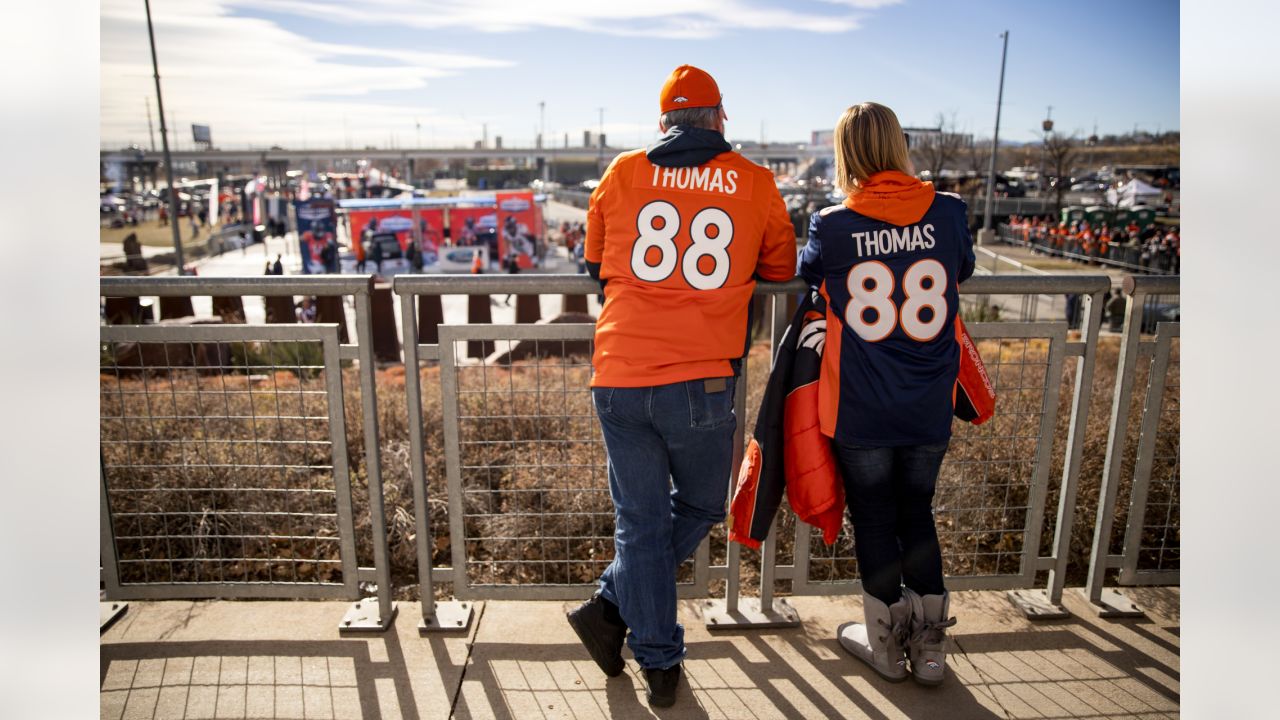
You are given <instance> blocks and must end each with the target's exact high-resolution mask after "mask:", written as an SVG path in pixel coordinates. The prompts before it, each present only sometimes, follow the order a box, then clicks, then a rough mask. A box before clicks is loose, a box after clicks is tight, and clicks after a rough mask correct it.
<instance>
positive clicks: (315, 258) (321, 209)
mask: <svg viewBox="0 0 1280 720" xmlns="http://www.w3.org/2000/svg"><path fill="white" fill-rule="evenodd" d="M293 209H294V215H295V216H296V217H297V219H298V245H299V248H298V249H299V250H300V251H301V253H300V254H301V257H302V260H303V262H302V272H304V273H312V272H316V273H322V272H324V262H323V261H322V260H321V258H320V252H321V251H322V250H323V249H324V246H325V243H327V242H328V241H329V239H330V238H333V237H335V233H336V232H337V228H338V209H337V205H336V204H335V203H334V201H333V200H332V199H329V198H312V199H310V200H299V201H296V202H294V204H293Z"/></svg>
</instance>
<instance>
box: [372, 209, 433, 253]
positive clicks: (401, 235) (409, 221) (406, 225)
mask: <svg viewBox="0 0 1280 720" xmlns="http://www.w3.org/2000/svg"><path fill="white" fill-rule="evenodd" d="M415 212H416V214H417V216H418V226H419V227H420V229H421V231H422V246H423V247H422V249H423V250H424V251H426V252H427V254H434V252H435V251H436V248H439V247H440V244H441V243H442V242H443V241H444V210H443V209H441V208H420V209H418V210H416V211H414V210H352V211H351V212H350V214H349V221H350V223H351V236H352V244H353V245H355V248H354V250H355V254H356V260H363V259H364V243H363V242H361V241H363V240H364V239H365V237H366V231H372V232H374V233H395V236H396V241H397V242H399V243H400V251H401V252H404V251H405V249H407V248H408V247H409V243H410V242H412V241H413V239H414V234H413V217H414V214H415Z"/></svg>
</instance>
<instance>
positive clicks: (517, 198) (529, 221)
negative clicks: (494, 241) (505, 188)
mask: <svg viewBox="0 0 1280 720" xmlns="http://www.w3.org/2000/svg"><path fill="white" fill-rule="evenodd" d="M494 200H495V202H496V204H497V221H498V257H499V258H502V259H503V260H504V261H514V262H516V263H517V264H518V265H519V267H521V268H529V267H532V265H533V262H532V261H533V258H535V257H537V256H538V254H539V253H538V248H539V246H540V245H541V244H542V234H543V233H542V212H541V209H540V208H539V207H538V206H537V204H536V203H534V202H533V193H532V192H509V193H506V192H500V193H497V194H496V195H494Z"/></svg>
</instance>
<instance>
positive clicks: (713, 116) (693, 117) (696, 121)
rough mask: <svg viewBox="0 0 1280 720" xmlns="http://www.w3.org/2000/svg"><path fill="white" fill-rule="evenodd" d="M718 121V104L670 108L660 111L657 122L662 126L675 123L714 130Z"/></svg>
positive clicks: (674, 124) (667, 126)
mask: <svg viewBox="0 0 1280 720" xmlns="http://www.w3.org/2000/svg"><path fill="white" fill-rule="evenodd" d="M719 121H720V106H719V105H717V106H715V107H694V108H682V109H680V110H671V111H670V112H664V113H662V117H661V118H660V119H659V122H661V123H662V126H663V127H666V128H672V127H675V126H676V125H684V126H685V127H697V128H703V129H704V130H715V129H716V123H717V122H719Z"/></svg>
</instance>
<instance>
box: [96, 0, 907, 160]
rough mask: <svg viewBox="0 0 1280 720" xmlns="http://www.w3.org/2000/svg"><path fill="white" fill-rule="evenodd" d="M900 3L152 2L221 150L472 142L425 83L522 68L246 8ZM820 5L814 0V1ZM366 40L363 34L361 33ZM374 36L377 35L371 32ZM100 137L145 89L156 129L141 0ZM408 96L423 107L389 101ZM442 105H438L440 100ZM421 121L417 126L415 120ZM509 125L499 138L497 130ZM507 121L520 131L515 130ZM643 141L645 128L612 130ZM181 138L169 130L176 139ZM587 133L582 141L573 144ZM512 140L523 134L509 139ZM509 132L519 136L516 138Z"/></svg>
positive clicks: (501, 12)
mask: <svg viewBox="0 0 1280 720" xmlns="http://www.w3.org/2000/svg"><path fill="white" fill-rule="evenodd" d="M897 1H898V0H824V2H829V3H835V4H837V5H841V6H844V7H842V8H840V9H836V8H831V10H830V11H829V12H824V11H823V10H822V8H821V7H820V6H818V9H817V10H816V11H796V10H794V9H791V8H790V7H788V6H785V5H784V6H774V7H768V6H765V5H764V4H763V3H762V2H760V0H647V1H646V2H630V1H627V2H601V1H600V0H538V1H537V2H530V1H525V2H500V1H499V0H441V1H433V2H421V1H411V0H361V1H360V2H350V1H349V0H165V2H163V3H156V4H154V5H153V7H152V20H153V22H154V24H155V28H156V42H157V52H158V55H159V61H160V69H161V76H162V80H163V85H164V92H165V106H166V109H167V110H168V115H169V119H170V121H173V120H175V119H176V120H177V123H178V127H175V128H173V129H172V132H174V134H175V135H176V136H177V137H178V138H179V143H180V145H181V146H183V147H189V146H190V145H191V141H190V125H191V123H193V122H194V123H202V124H209V125H211V126H212V129H213V139H214V141H215V143H216V144H217V145H218V146H220V147H227V148H231V147H244V146H247V145H255V146H260V147H261V146H266V145H271V144H280V145H286V146H290V147H300V146H311V147H315V146H319V145H326V146H331V147H332V146H342V145H344V144H346V143H348V142H349V143H350V144H351V146H353V147H363V146H365V145H371V144H372V145H379V146H386V145H387V144H388V142H389V140H390V139H391V137H392V135H393V134H394V135H395V137H396V142H398V143H399V144H401V145H406V146H407V145H410V144H413V143H414V142H415V141H417V140H418V139H419V138H420V139H421V141H422V142H423V143H431V144H442V145H443V144H469V143H470V142H471V141H472V140H474V139H476V138H478V137H479V136H480V123H481V121H483V120H494V119H496V118H492V117H485V116H483V115H477V114H475V113H484V112H486V111H485V109H484V108H473V109H472V113H473V114H472V115H471V116H470V117H469V118H468V117H467V116H466V115H464V114H463V113H464V112H466V110H464V109H463V108H461V107H458V106H457V105H456V104H454V105H449V104H448V103H447V100H441V99H439V98H437V97H435V96H432V95H431V94H429V93H427V92H424V88H426V87H427V86H428V83H429V82H430V81H431V80H433V79H437V78H442V77H446V76H450V75H458V74H461V73H466V72H475V71H479V70H485V69H495V68H502V67H508V66H511V65H513V64H514V63H513V62H512V61H508V60H504V59H499V58H493V57H481V56H477V55H468V54H453V53H433V52H423V51H420V50H416V49H407V48H398V47H386V46H384V45H380V44H372V43H371V44H368V45H365V44H360V43H361V42H362V41H358V40H357V41H354V44H340V43H331V42H319V41H316V40H313V39H310V38H308V37H305V36H303V35H301V34H299V33H297V32H294V31H292V30H290V29H287V28H286V27H284V26H282V24H281V23H280V22H276V21H273V20H269V19H264V18H261V17H245V16H243V15H241V14H238V13H239V11H241V10H244V11H254V12H269V13H273V14H276V15H282V16H292V17H301V18H309V19H319V20H323V21H326V22H330V23H335V24H339V25H341V26H348V27H409V28H421V29H450V30H456V31H461V32H469V33H501V32H517V31H539V30H541V31H546V30H554V29H563V30H571V31H579V32H587V33H593V34H602V33H603V34H611V35H617V36H642V37H661V38H666V39H701V38H708V37H714V36H717V35H722V34H724V33H727V32H734V31H753V30H790V31H798V32H811V33H839V32H847V31H850V30H853V29H856V28H857V27H858V23H859V18H860V17H862V16H864V15H865V14H866V13H865V12H864V11H865V10H866V9H869V8H875V7H879V6H883V5H886V4H892V3H894V2H897ZM810 7H814V6H812V5H811V6H810ZM351 35H352V37H355V38H359V37H360V36H361V33H360V32H359V31H356V32H353V33H351ZM373 36H374V37H376V34H374V35H373ZM100 73H101V101H100V108H101V119H100V128H101V139H102V145H103V146H104V147H120V146H121V145H124V144H127V143H130V142H134V143H138V144H140V145H144V146H145V145H147V144H148V133H147V118H146V113H145V111H144V107H143V102H144V98H149V99H150V103H151V112H152V118H153V122H154V123H155V127H156V132H157V133H158V130H159V121H158V117H157V116H156V110H155V87H154V83H153V80H152V70H151V56H150V53H149V49H148V44H147V31H146V18H145V15H144V11H143V5H142V3H140V2H137V0H103V4H102V8H101V66H100ZM382 93H398V96H399V98H401V99H402V100H401V102H403V100H409V101H419V100H420V104H418V105H412V104H391V103H390V102H387V101H384V100H380V99H379V98H380V97H382V95H381V94H382ZM432 103H442V104H441V105H440V106H439V107H432V106H431V104H432ZM419 122H420V123H421V134H420V135H419V134H418V132H417V131H416V129H415V127H416V123H419ZM498 126H499V123H495V124H494V125H493V126H491V128H490V130H491V132H490V135H491V136H492V135H496V134H499V133H500V132H501V130H500V129H499V127H498ZM506 129H507V130H508V131H510V130H511V129H512V128H506ZM614 132H615V133H620V137H622V138H624V139H625V138H629V137H632V136H634V137H636V138H639V139H644V138H645V137H647V135H649V134H651V131H650V130H648V129H647V126H636V125H628V126H626V127H625V129H624V128H623V127H619V128H617V129H616V130H614ZM172 137H174V136H173V135H171V138H172ZM578 138H580V131H579V132H575V133H574V137H573V138H572V139H573V140H574V141H575V142H577V140H578ZM512 140H514V138H513V139H512ZM508 142H511V140H509V141H508Z"/></svg>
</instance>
